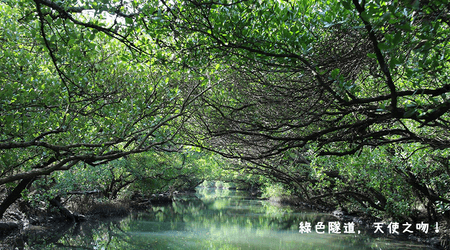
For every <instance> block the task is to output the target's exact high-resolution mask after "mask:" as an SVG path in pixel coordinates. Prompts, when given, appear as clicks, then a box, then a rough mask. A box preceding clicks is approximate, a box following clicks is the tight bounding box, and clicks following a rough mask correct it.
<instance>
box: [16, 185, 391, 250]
mask: <svg viewBox="0 0 450 250" xmlns="http://www.w3.org/2000/svg"><path fill="white" fill-rule="evenodd" d="M229 194H230V195H231V196H233V197H230V196H228V197H226V196H223V193H222V192H221V191H220V192H216V193H203V194H202V195H200V197H202V199H200V198H198V197H196V196H189V197H178V198H177V199H176V200H175V201H174V202H173V203H172V204H166V205H164V206H155V207H152V208H151V209H149V210H147V211H145V212H141V213H134V214H131V215H130V216H129V217H127V218H125V219H121V220H120V219H116V220H110V221H101V222H99V221H88V222H85V223H82V224H77V225H76V226H70V225H69V227H68V228H66V229H64V230H63V229H61V230H58V232H59V235H56V236H55V235H54V236H52V237H53V238H52V237H50V236H48V237H47V236H46V235H39V236H36V237H34V238H33V237H28V238H26V239H25V243H26V245H28V246H29V248H28V249H55V248H59V249H256V248H257V249H299V244H301V249H330V247H331V246H339V247H341V248H345V247H346V246H348V248H349V249H355V248H357V249H376V248H375V247H376V245H377V244H378V248H377V249H379V248H380V247H381V246H383V249H385V248H384V247H386V249H389V247H387V246H386V244H384V243H383V242H379V243H377V244H374V243H373V239H370V238H367V237H348V235H344V234H341V235H337V234H328V233H325V234H323V235H318V234H315V233H311V234H308V235H305V234H300V233H298V223H299V222H300V221H306V222H310V223H311V225H313V226H314V225H316V224H317V223H318V222H324V224H326V223H327V222H329V221H334V220H335V219H334V218H331V217H330V216H329V215H328V214H317V213H309V212H296V211H295V210H293V209H292V208H289V207H278V206H274V205H272V204H270V203H269V202H267V201H260V200H255V199H248V198H246V197H245V196H244V195H239V193H236V192H235V191H231V192H230V193H229ZM71 225H72V224H71ZM341 228H342V227H341ZM342 230H343V228H342ZM325 231H326V230H325ZM313 232H314V229H313ZM274 242H275V243H276V242H278V243H276V244H279V245H276V246H275V245H273V244H275V243H274ZM23 245H24V244H22V246H23ZM397 247H398V246H397ZM22 249H23V248H22ZM391 249H392V248H391Z"/></svg>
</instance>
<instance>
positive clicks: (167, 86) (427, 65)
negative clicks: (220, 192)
mask: <svg viewBox="0 0 450 250" xmlns="http://www.w3.org/2000/svg"><path fill="white" fill-rule="evenodd" d="M0 9H1V11H0V40H1V44H0V90H1V91H0V114H1V116H0V152H1V156H0V185H2V186H3V192H4V194H5V195H4V197H5V198H4V199H3V201H2V204H1V205H0V216H2V215H3V213H4V212H5V211H6V209H7V208H8V207H9V206H10V205H11V204H13V203H14V202H15V201H16V200H17V199H19V198H20V197H22V196H25V197H27V196H28V199H30V200H35V199H43V200H50V201H51V200H54V199H55V198H57V197H61V196H64V195H67V194H69V193H70V192H84V191H94V190H98V191H100V192H101V193H103V194H104V196H105V197H108V198H109V199H114V198H117V197H119V196H120V195H122V194H126V193H127V192H128V193H132V192H134V191H140V192H144V193H145V192H149V193H151V192H166V191H167V192H169V193H170V192H173V191H175V190H177V189H183V188H188V189H189V188H192V187H194V186H196V185H198V184H199V183H202V181H204V180H220V181H224V182H226V181H227V180H230V179H233V180H237V182H242V183H246V184H247V185H249V186H255V187H260V186H262V185H263V184H264V183H267V182H268V181H269V182H270V183H273V184H274V186H273V187H272V189H268V190H273V191H277V190H278V191H280V189H284V192H286V193H289V194H292V195H297V196H298V197H299V199H301V200H302V201H305V202H309V203H316V204H318V205H323V206H327V207H340V208H344V209H347V210H349V211H361V210H362V211H364V212H367V213H369V214H373V215H377V216H383V217H393V218H401V219H404V220H416V219H418V217H417V216H418V211H425V212H426V214H427V217H428V220H429V221H436V220H440V219H449V217H450V216H449V213H450V208H449V206H450V194H449V192H448V190H449V188H450V186H449V185H450V183H449V175H450V168H449V159H450V158H449V148H450V141H449V140H450V134H449V131H450V130H449V126H450V123H449V114H448V110H449V109H450V101H449V100H450V99H449V98H450V96H449V92H450V85H449V83H448V81H449V63H450V62H449V60H450V53H449V48H450V46H449V37H448V33H449V31H450V29H449V24H450V13H449V3H448V1H446V0H437V1H425V0H423V1H419V0H416V1H407V0H405V1H400V0H398V1H380V0H367V1H366V0H362V1H358V0H352V1H349V0H342V1H309V0H296V1H253V0H245V1H218V2H210V1H197V0H188V1H183V0H180V1H169V2H167V1H164V0H162V1H138V0H133V1H125V2H124V1H114V0H111V1H100V2H99V1H89V0H88V1H82V2H80V1H71V0H69V1H63V2H61V1H50V0H33V1H32V0H19V1H16V0H14V1H9V0H5V1H2V2H1V3H0ZM199 150H200V151H199ZM219 155H220V156H225V157H226V158H228V160H225V159H221V158H219ZM261 176H262V177H261ZM33 185H34V186H33ZM37 187H39V190H41V191H38V192H32V190H36V189H37ZM26 190H29V191H26ZM278 191H277V192H278Z"/></svg>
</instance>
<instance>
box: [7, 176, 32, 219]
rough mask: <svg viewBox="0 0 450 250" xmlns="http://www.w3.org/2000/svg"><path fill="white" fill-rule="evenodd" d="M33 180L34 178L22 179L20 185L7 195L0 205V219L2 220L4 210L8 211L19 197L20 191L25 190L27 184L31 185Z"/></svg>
mask: <svg viewBox="0 0 450 250" xmlns="http://www.w3.org/2000/svg"><path fill="white" fill-rule="evenodd" d="M34 180H35V178H31V179H22V180H21V181H20V183H19V184H18V185H17V186H16V187H15V188H14V190H13V191H12V192H11V193H10V194H9V195H8V197H6V198H5V200H3V202H2V204H1V205H0V219H1V218H3V214H4V213H5V212H6V209H8V207H9V206H11V204H13V203H14V202H15V201H16V200H18V199H19V198H20V197H21V193H22V191H23V190H25V189H26V188H27V187H28V185H29V184H31V183H33V181H34Z"/></svg>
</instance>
